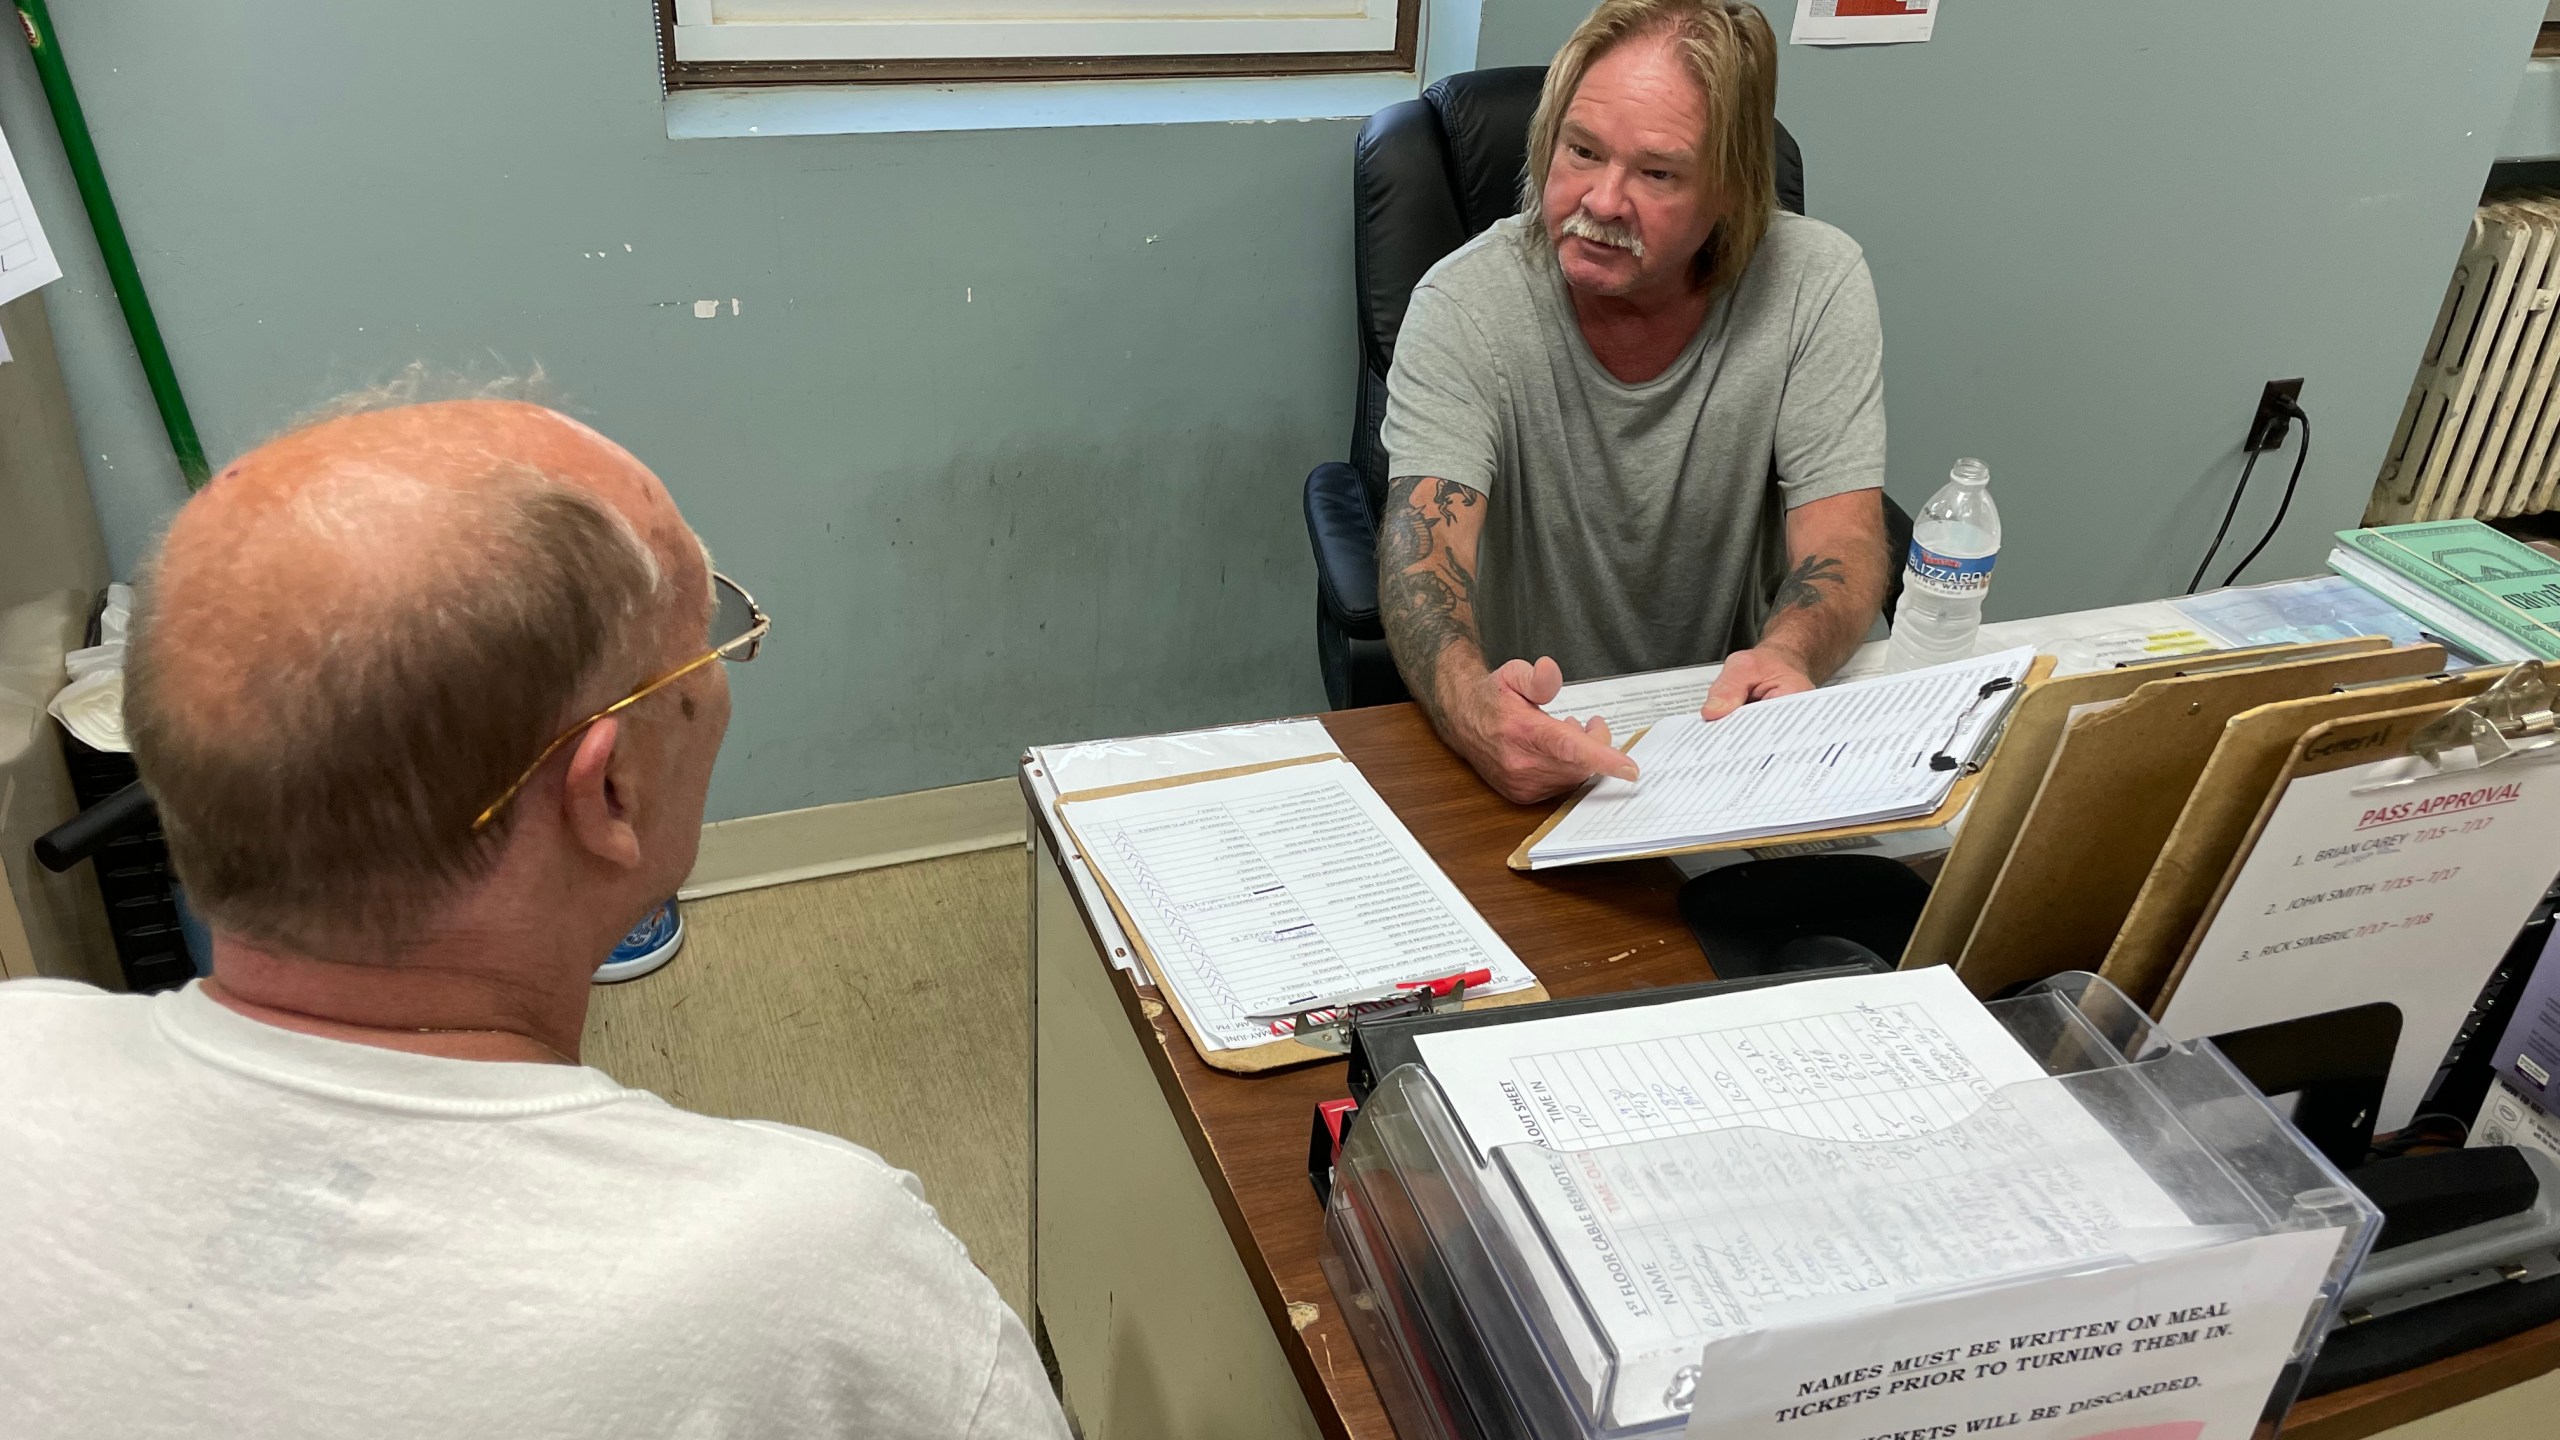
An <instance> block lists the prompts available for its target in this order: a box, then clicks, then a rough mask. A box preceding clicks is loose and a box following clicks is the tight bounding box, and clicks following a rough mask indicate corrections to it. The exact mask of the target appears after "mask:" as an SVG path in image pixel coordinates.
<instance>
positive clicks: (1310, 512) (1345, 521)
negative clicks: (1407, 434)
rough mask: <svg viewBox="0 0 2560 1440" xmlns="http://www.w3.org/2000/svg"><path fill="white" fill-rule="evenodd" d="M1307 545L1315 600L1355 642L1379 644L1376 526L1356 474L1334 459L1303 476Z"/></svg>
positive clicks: (1382, 635)
mask: <svg viewBox="0 0 2560 1440" xmlns="http://www.w3.org/2000/svg"><path fill="white" fill-rule="evenodd" d="M1307 543H1309V544H1310V545H1312V546H1314V547H1315V552H1316V599H1317V602H1318V603H1319V604H1321V605H1323V606H1324V611H1325V614H1326V616H1327V617H1329V618H1330V619H1331V620H1332V621H1333V623H1334V624H1336V625H1338V626H1340V627H1341V628H1342V632H1343V633H1344V634H1345V635H1348V636H1350V637H1351V638H1352V639H1355V640H1383V639H1385V638H1386V633H1387V632H1386V630H1385V629H1384V628H1383V627H1382V626H1380V625H1379V623H1378V522H1377V520H1376V518H1375V517H1373V516H1371V515H1370V513H1369V491H1368V487H1367V486H1366V485H1364V484H1362V483H1361V480H1360V472H1359V471H1357V470H1355V469H1353V468H1352V467H1350V466H1348V465H1345V464H1343V463H1342V462H1340V461H1338V460H1334V461H1327V462H1326V463H1324V464H1322V465H1319V466H1317V467H1316V468H1315V469H1314V470H1312V471H1309V472H1308V474H1307Z"/></svg>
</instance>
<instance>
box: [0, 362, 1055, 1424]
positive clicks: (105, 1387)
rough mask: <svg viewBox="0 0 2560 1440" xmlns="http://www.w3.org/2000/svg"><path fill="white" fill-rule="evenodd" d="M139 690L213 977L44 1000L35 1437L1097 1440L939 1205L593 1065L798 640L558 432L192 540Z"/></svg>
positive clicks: (327, 442) (382, 471) (7, 1021)
mask: <svg viewBox="0 0 2560 1440" xmlns="http://www.w3.org/2000/svg"><path fill="white" fill-rule="evenodd" d="M136 623H137V628H136V632H135V639H134V642H133V651H132V664H131V671H130V675H129V680H128V685H129V689H128V696H127V701H126V707H127V718H128V722H129V728H130V731H131V733H132V736H133V742H134V758H135V759H136V761H137V762H138V763H139V764H140V766H141V769H142V775H143V779H144V781H145V783H146V784H147V785H148V787H149V789H150V791H151V793H152V796H153V797H154V799H156V800H157V801H158V803H159V808H160V817H161V821H162V824H163V826H164V828H165V830H166V832H167V835H168V841H169V852H170V855H171V857H172V859H173V860H174V861H175V862H176V865H177V869H178V872H179V874H180V875H181V876H182V877H183V878H184V879H185V881H186V882H187V887H188V891H189V894H190V896H191V898H192V899H193V900H194V902H195V904H196V905H197V907H198V908H199V909H200V910H202V911H203V913H204V915H205V917H206V919H207V921H208V922H209V924H210V926H211V928H212V931H213V946H214V973H213V976H212V978H210V979H208V980H204V981H202V982H199V983H197V984H193V985H189V986H187V987H186V988H185V989H182V990H178V991H174V992H170V993H167V994H163V995H156V996H149V997H145V996H136V995H108V994H104V993H102V992H99V991H96V990H91V989H88V988H87V987H84V986H78V985H73V984H69V983H67V982H60V981H47V980H22V981H16V982H12V983H9V984H5V985H0V1096H5V1097H6V1100H5V1104H0V1275H5V1276H6V1277H7V1278H6V1280H5V1281H0V1293H5V1296H6V1299H5V1303H0V1434H5V1435H7V1436H10V1437H12V1440H38V1437H55V1436H60V1437H70V1436H93V1435H115V1436H146V1435H147V1436H173V1435H204V1436H215V1435H221V1436H231V1435H256V1436H262V1437H272V1436H299V1435H310V1436H322V1435H327V1436H367V1437H391V1436H420V1437H426V1436H437V1437H454V1436H488V1437H496V1436H506V1437H511V1440H515V1437H568V1436H613V1437H629V1436H650V1435H663V1436H688V1437H690V1436H706V1437H707V1436H737V1437H763V1436H776V1435H866V1436H869V1435H878V1436H934V1437H944V1436H948V1437H997V1436H1002V1437H1015V1436H1046V1437H1057V1436H1063V1435H1064V1434H1065V1433H1066V1426H1065V1423H1064V1419H1063V1417H1062V1416H1061V1415H1060V1413H1059V1410H1058V1406H1057V1402H1056V1399H1055V1398H1054V1397H1053V1396H1052V1395H1051V1394H1050V1392H1049V1389H1048V1386H1047V1383H1046V1381H1045V1379H1044V1378H1043V1376H1042V1373H1041V1369H1040V1365H1039V1362H1038V1360H1037V1358H1036V1357H1035V1356H1034V1354H1033V1352H1032V1347H1031V1344H1030V1341H1029V1339H1028V1337H1027V1336H1026V1334H1025V1332H1024V1330H1023V1327H1022V1324H1021V1322H1020V1321H1019V1320H1017V1319H1016V1318H1015V1317H1014V1315H1013V1314H1012V1312H1011V1311H1009V1310H1007V1309H1006V1308H1005V1306H1004V1304H1003V1303H1002V1302H1001V1301H1000V1300H999V1299H997V1297H996V1294H995V1292H994V1290H993V1289H992V1287H990V1286H989V1285H988V1283H987V1281H986V1279H985V1277H983V1276H981V1275H980V1274H979V1273H978V1272H977V1271H976V1270H975V1269H974V1268H972V1266H971V1265H970V1263H969V1259H968V1256H967V1254H966V1252H965V1251H963V1250H962V1248H961V1246H960V1243H959V1242H958V1241H957V1240H955V1239H953V1238H952V1237H951V1235H950V1234H949V1233H948V1232H947V1231H945V1230H944V1229H943V1228H942V1226H941V1225H940V1224H939V1223H938V1222H937V1221H936V1219H935V1217H934V1214H933V1211H932V1210H931V1209H930V1208H928V1207H927V1206H926V1205H925V1203H924V1201H923V1199H922V1198H921V1196H920V1194H919V1193H918V1191H917V1188H916V1186H915V1181H914V1177H913V1176H911V1175H908V1174H905V1173H904V1172H902V1171H898V1170H895V1169H893V1168H891V1167H890V1166H889V1165H887V1164H886V1163H884V1162H883V1161H882V1160H881V1159H880V1158H879V1157H878V1156H876V1155H874V1154H872V1153H871V1152H869V1151H867V1150H864V1149H861V1148H859V1147H857V1146H854V1145H851V1144H847V1143H845V1142H843V1141H841V1140H836V1139H833V1138H830V1137H828V1136H823V1135H818V1134H814V1133H811V1132H808V1131H803V1130H796V1129H792V1128H790V1127H788V1126H779V1125H763V1124H757V1123H754V1122H739V1121H730V1120H715V1119H711V1118H709V1117H706V1116H701V1115H694V1114H689V1113H687V1112H685V1111H682V1110H678V1109H675V1108H673V1107H671V1106H669V1105H667V1104H666V1103H665V1102H664V1101H662V1100H660V1099H658V1098H657V1097H656V1096H654V1095H651V1094H649V1093H647V1092H645V1091H638V1090H628V1089H625V1088H623V1087H622V1086H620V1085H617V1084H615V1083H614V1082H613V1081H612V1080H610V1079H608V1078H607V1077H606V1076H604V1075H603V1074H601V1073H600V1072H598V1071H595V1070H592V1069H587V1068H584V1067H582V1066H580V1065H579V1064H578V1060H577V1056H578V1042H579V1036H580V1032H581V1030H582V1028H583V1024H584V1021H585V1017H586V1008H587V998H588V995H589V992H590V989H591V985H590V977H591V976H592V975H593V973H594V971H595V968H596V964H597V961H598V960H599V959H601V958H602V957H603V956H604V954H605V953H606V951H607V950H608V949H610V948H611V946H612V945H613V942H614V940H615V939H616V938H617V937H619V936H620V935H622V934H623V932H624V931H625V930H626V929H628V928H629V927H630V925H631V922H632V921H633V919H634V918H636V917H637V916H639V915H640V914H642V913H643V912H645V911H646V910H647V909H649V908H650V907H651V906H653V905H655V904H657V903H658V902H659V901H660V900H661V899H662V898H663V897H665V896H666V895H668V894H669V893H671V892H673V890H674V889H675V887H676V885H677V883H678V882H679V881H680V880H681V879H682V878H683V877H684V874H685V872H686V871H687V870H688V869H689V868H690V867H691V865H692V862H693V856H694V848H695V845H696V842H697V838H698V836H699V834H700V829H701V823H702V809H703V796H704V792H705V789H706V787H707V786H708V784H709V781H710V776H711V766H712V757H713V756H714V754H715V753H716V752H717V751H718V749H719V746H720V738H721V735H722V732H723V731H724V730H725V729H726V727H727V725H728V720H729V688H728V681H727V678H726V675H725V672H724V664H723V662H726V661H735V660H745V659H748V658H751V657H752V656H753V655H754V653H755V650H756V647H757V646H758V644H759V643H760V642H761V640H762V638H763V635H764V633H765V629H766V626H767V622H766V620H765V618H764V616H763V613H762V612H761V611H760V610H758V609H757V607H756V605H755V602H754V601H752V600H750V599H749V598H748V597H747V594H746V592H745V591H743V590H741V589H739V588H738V587H737V586H736V585H734V584H733V583H731V582H730V581H729V580H727V579H726V578H725V577H723V576H720V575H717V574H715V573H713V571H712V570H711V568H710V559H709V556H708V554H707V553H706V552H705V550H704V549H703V547H702V544H701V542H700V541H699V540H697V539H696V538H695V537H694V534H693V531H692V530H691V529H690V528H688V527H687V526H686V524H685V522H684V519H683V517H682V516H680V515H678V514H677V513H676V507H675V503H674V502H673V501H672V500H671V499H670V498H669V497H668V495H667V492H666V489H665V488H664V487H663V486H662V485H660V484H659V482H658V478H657V477H656V476H655V475H653V474H651V473H650V472H649V470H648V468H647V467H646V466H644V465H642V464H641V463H640V462H639V461H638V460H636V459H634V458H633V457H632V456H631V455H630V454H629V453H628V452H627V451H625V450H623V449H622V448H621V447H619V446H617V445H615V444H613V443H612V442H611V441H609V440H607V439H605V438H604V437H603V436H601V435H599V434H597V433H596V432H595V431H593V430H591V429H589V428H587V427H586V426H584V425H581V424H579V423H577V422H576V421H574V420H571V419H568V418H567V417H565V416H562V415H560V414H557V413H555V412H553V411H551V410H547V409H543V408H541V407H539V406H535V405H531V404H526V403H521V402H514V401H503V400H495V399H485V398H483V399H471V400H463V401H452V402H445V403H437V404H421V405H406V406H401V407H397V408H390V409H383V410H376V411H371V412H367V413H357V414H349V415H344V416H340V417H338V418H335V419H331V420H328V421H325V422H323V423H319V424H314V425H311V426H308V427H306V428H304V429H301V430H298V431H295V432H294V433H292V434H289V435H286V436H284V437H282V438H281V439H278V440H275V441H273V442H271V443H269V444H267V445H264V446H261V447H260V448H259V449H257V450H255V451H253V452H251V453H250V454H249V455H247V456H245V457H243V458H242V459H241V460H239V461H238V462H236V463H235V464H233V465H232V466H230V467H229V468H228V469H226V470H224V471H223V472H222V474H221V475H219V476H217V477H216V478H215V479H214V481H213V482H212V483H211V484H210V485H209V486H207V487H206V488H205V490H204V491H203V493H202V494H200V495H198V496H197V497H196V498H195V499H194V500H192V501H191V502H189V503H188V504H187V506H186V507H185V508H184V509H183V510H181V511H180V512H179V514H178V517H177V520H176V521H175V523H174V524H173V525H172V526H171V527H170V530H169V533H168V536H167V539H166V540H165V541H164V542H163V544H162V546H161V548H160V553H159V555H158V558H157V560H156V561H155V562H154V564H153V565H152V567H151V572H150V574H149V576H148V578H147V581H146V583H145V585H144V586H143V591H142V604H141V610H140V613H139V615H138V617H137V622H136Z"/></svg>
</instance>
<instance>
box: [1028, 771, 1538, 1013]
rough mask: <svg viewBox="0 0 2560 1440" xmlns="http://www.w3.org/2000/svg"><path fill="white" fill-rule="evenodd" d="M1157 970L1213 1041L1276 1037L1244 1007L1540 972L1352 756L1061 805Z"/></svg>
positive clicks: (1519, 981) (1496, 988)
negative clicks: (1481, 911) (1478, 974)
mask: <svg viewBox="0 0 2560 1440" xmlns="http://www.w3.org/2000/svg"><path fill="white" fill-rule="evenodd" d="M1058 813H1059V816H1060V818H1061V819H1063V820H1064V821H1065V822H1066V824H1067V826H1068V827H1069V829H1070V830H1072V831H1073V832H1074V835H1075V840H1076V845H1077V848H1078V849H1079V850H1081V851H1082V852H1083V854H1084V856H1085V858H1086V860H1087V861H1088V862H1090V863H1091V864H1092V866H1093V867H1094V869H1095V870H1096V871H1097V872H1099V873H1100V874H1101V876H1102V879H1103V881H1104V882H1105V883H1106V884H1108V885H1109V886H1110V887H1111V892H1112V894H1113V895H1114V896H1115V897H1117V898H1118V900H1119V902H1120V904H1121V906H1122V907H1123V908H1124V909H1125V910H1126V911H1127V912H1128V915H1129V920H1130V923H1131V924H1132V925H1133V926H1134V927H1135V928H1136V930H1137V933H1138V939H1139V940H1140V941H1141V942H1142V943H1143V944H1144V945H1145V946H1146V950H1147V959H1148V962H1149V968H1150V969H1151V970H1153V971H1154V972H1155V975H1156V978H1157V980H1158V981H1159V982H1160V983H1162V984H1164V985H1165V986H1167V987H1168V988H1170V989H1171V990H1172V991H1173V992H1174V994H1175V995H1176V996H1177V997H1179V998H1180V1000H1181V1001H1182V1006H1183V1010H1184V1012H1185V1013H1186V1014H1188V1015H1189V1016H1190V1018H1191V1021H1192V1024H1193V1025H1194V1027H1195V1028H1196V1029H1197V1030H1198V1032H1199V1034H1200V1035H1201V1036H1202V1037H1203V1038H1205V1039H1207V1040H1208V1041H1209V1042H1210V1043H1211V1045H1212V1047H1213V1048H1215V1049H1220V1050H1235V1049H1241V1048H1243V1047H1245V1046H1249V1045H1259V1044H1263V1043H1265V1042H1268V1041H1269V1040H1271V1039H1272V1038H1273V1035H1272V1032H1271V1028H1270V1026H1269V1025H1268V1024H1257V1023H1255V1022H1253V1021H1250V1020H1247V1019H1246V1018H1245V1017H1246V1016H1247V1015H1251V1014H1255V1013H1258V1012H1266V1011H1272V1010H1282V1009H1287V1008H1290V1007H1292V1006H1298V1005H1305V1004H1310V1003H1313V1002H1316V1001H1320V1000H1321V999H1323V997H1325V996H1328V995H1334V994H1339V993H1341V992H1343V991H1345V990H1353V989H1360V988H1365V987H1368V986H1376V985H1392V984H1398V983H1402V982H1404V981H1409V980H1432V979H1438V978H1440V977H1442V976H1445V975H1456V974H1463V973H1465V972H1467V971H1470V970H1489V971H1491V972H1492V973H1493V979H1492V982H1491V983H1490V984H1488V985H1484V986H1480V987H1476V989H1475V990H1474V991H1473V992H1472V993H1476V994H1499V993H1501V992H1503V991H1508V990H1522V989H1526V988H1528V987H1529V986H1530V985H1532V984H1535V983H1536V977H1534V976H1532V975H1531V974H1530V973H1529V968H1528V967H1527V966H1526V965H1523V964H1521V963H1520V957H1518V956H1517V955H1514V954H1512V953H1511V947H1509V946H1508V945H1505V944H1503V943H1502V938H1501V937H1500V936H1498V935H1496V934H1494V933H1493V927H1491V926H1489V925H1487V924H1485V923H1484V917H1483V916H1481V915H1478V914H1477V913H1476V910H1475V907H1474V906H1472V905H1470V904H1468V903H1467V899H1466V897H1465V896H1464V895H1461V894H1459V893H1458V887H1457V886H1455V885H1452V884H1450V883H1449V877H1448V876H1446V875H1444V874H1442V873H1441V872H1440V867H1439V866H1437V865H1435V864H1433V863H1432V861H1431V857H1430V856H1429V855H1428V854H1426V853H1424V851H1423V849H1422V846H1421V843H1420V842H1418V841H1416V840H1415V839H1414V838H1413V834H1412V832H1410V831H1408V830H1406V829H1405V828H1404V825H1403V823H1402V822H1401V821H1399V820H1397V819H1396V817H1395V812H1394V811H1392V810H1389V809H1388V808H1387V804H1386V802H1385V801H1384V800H1381V799H1379V798H1378V792H1377V791H1375V790H1373V789H1371V788H1370V787H1369V782H1368V780H1367V779H1366V778H1364V777H1363V776H1362V775H1361V774H1360V771H1359V769H1358V768H1357V767H1355V766H1354V765H1352V764H1351V763H1350V762H1349V761H1347V760H1339V759H1335V760H1324V761H1318V762H1316V763H1313V764H1306V765H1285V766H1282V767H1280V768H1277V769H1272V770H1260V771H1255V772H1253V773H1251V774H1246V775H1235V776H1229V777H1227V778H1225V779H1220V780H1203V781H1199V782H1197V783H1194V784H1188V785H1175V786H1169V787H1166V788H1163V789H1156V790H1140V791H1134V792H1131V793H1129V794H1125V795H1114V796H1107V797H1104V798H1100V799H1093V800H1066V801H1062V802H1060V804H1059V806H1058Z"/></svg>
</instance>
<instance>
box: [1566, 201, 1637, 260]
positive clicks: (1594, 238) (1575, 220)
mask: <svg viewBox="0 0 2560 1440" xmlns="http://www.w3.org/2000/svg"><path fill="white" fill-rule="evenodd" d="M1556 228H1557V229H1559V230H1562V231H1563V232H1564V233H1565V234H1567V235H1572V236H1577V237H1579V238H1581V239H1584V240H1588V241H1590V242H1592V243H1593V244H1595V245H1613V246H1616V247H1617V248H1618V249H1620V250H1624V251H1626V252H1627V253H1628V254H1630V255H1633V256H1634V257H1636V258H1637V259H1639V260H1641V259H1643V258H1644V237H1643V236H1641V235H1638V234H1637V233H1636V232H1635V231H1634V229H1632V228H1631V227H1628V226H1625V225H1612V224H1610V223H1608V222H1607V221H1605V220H1597V219H1594V218H1592V216H1591V214H1590V212H1588V211H1584V210H1576V211H1574V212H1573V213H1572V214H1570V215H1567V216H1566V217H1564V223H1563V224H1562V225H1559V226H1557V227H1556Z"/></svg>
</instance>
